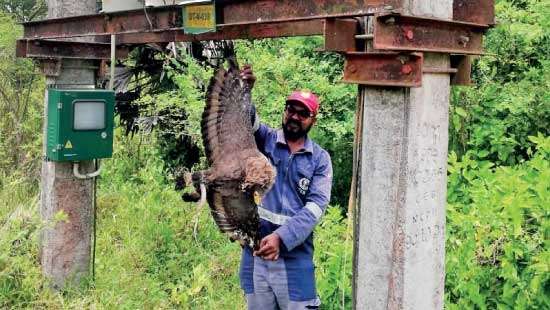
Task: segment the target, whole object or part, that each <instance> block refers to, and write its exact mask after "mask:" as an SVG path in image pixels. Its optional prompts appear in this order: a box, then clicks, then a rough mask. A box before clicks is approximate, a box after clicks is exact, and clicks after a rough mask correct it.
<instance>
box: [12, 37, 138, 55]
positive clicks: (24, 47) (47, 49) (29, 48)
mask: <svg viewBox="0 0 550 310" xmlns="http://www.w3.org/2000/svg"><path fill="white" fill-rule="evenodd" d="M128 52H129V49H128V47H124V46H119V47H117V50H116V54H115V55H116V57H117V58H125V57H127V56H128ZM16 56H17V57H28V58H45V59H48V58H75V59H76V58H78V59H110V58H111V46H110V44H108V43H89V42H65V41H52V40H30V41H29V40H18V41H17V49H16Z"/></svg>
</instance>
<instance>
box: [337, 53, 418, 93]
mask: <svg viewBox="0 0 550 310" xmlns="http://www.w3.org/2000/svg"><path fill="white" fill-rule="evenodd" d="M345 57H346V62H345V65H344V79H343V82H346V83H354V84H362V85H376V86H398V87H420V86H422V64H423V55H422V53H412V54H402V53H401V54H400V53H346V54H345Z"/></svg>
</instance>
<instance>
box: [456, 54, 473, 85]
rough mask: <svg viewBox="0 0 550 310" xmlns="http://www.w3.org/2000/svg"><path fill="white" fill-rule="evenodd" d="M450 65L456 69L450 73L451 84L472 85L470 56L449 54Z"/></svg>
mask: <svg viewBox="0 0 550 310" xmlns="http://www.w3.org/2000/svg"><path fill="white" fill-rule="evenodd" d="M451 67H452V68H456V69H457V72H456V73H455V74H453V75H451V85H460V86H470V85H472V56H465V55H451Z"/></svg>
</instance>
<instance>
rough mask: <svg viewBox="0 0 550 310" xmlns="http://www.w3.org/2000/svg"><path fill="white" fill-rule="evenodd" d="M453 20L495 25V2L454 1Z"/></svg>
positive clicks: (484, 0) (482, 0)
mask: <svg viewBox="0 0 550 310" xmlns="http://www.w3.org/2000/svg"><path fill="white" fill-rule="evenodd" d="M453 19H454V20H457V21H464V22H471V23H477V24H488V25H494V24H495V0H454V2H453Z"/></svg>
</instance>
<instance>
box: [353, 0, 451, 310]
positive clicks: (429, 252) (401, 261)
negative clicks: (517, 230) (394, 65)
mask: <svg viewBox="0 0 550 310" xmlns="http://www.w3.org/2000/svg"><path fill="white" fill-rule="evenodd" d="M404 2H405V3H406V4H405V6H406V7H405V12H406V14H410V15H415V16H430V17H436V18H442V19H449V20H450V19H452V17H453V16H452V15H453V1H452V0H431V1H426V0H410V1H404ZM424 57H425V59H424V63H425V66H426V67H435V68H448V67H449V66H450V61H449V55H446V54H430V53H425V54H424ZM422 85H423V86H422V87H421V88H381V87H363V86H361V87H360V94H359V95H360V99H361V100H362V104H363V132H362V143H361V155H360V162H361V167H360V169H359V171H360V174H361V178H360V182H359V183H360V184H358V189H359V191H358V192H359V193H360V197H359V198H358V201H359V206H358V208H357V211H356V212H355V216H356V218H355V219H356V220H355V222H356V226H355V231H356V240H355V253H354V271H355V272H354V277H353V286H354V308H355V309H369V310H377V309H422V310H427V309H442V308H443V292H444V282H445V205H446V188H447V187H446V185H447V184H446V183H447V178H446V176H447V152H448V151H447V147H448V123H449V121H448V108H449V93H450V78H449V75H448V74H429V73H424V75H423V82H422ZM359 223H360V225H359Z"/></svg>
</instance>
